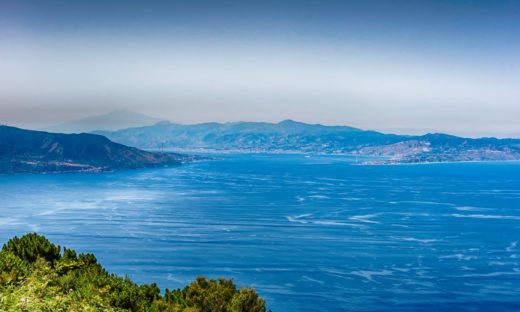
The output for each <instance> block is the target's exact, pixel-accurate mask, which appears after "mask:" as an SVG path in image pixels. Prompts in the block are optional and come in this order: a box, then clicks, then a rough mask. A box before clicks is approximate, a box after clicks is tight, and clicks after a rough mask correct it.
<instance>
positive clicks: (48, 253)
mask: <svg viewBox="0 0 520 312" xmlns="http://www.w3.org/2000/svg"><path fill="white" fill-rule="evenodd" d="M2 252H10V253H12V254H13V255H15V256H17V257H19V258H21V259H22V260H25V261H28V262H34V261H36V259H38V258H43V259H45V260H47V261H49V262H54V261H56V260H58V259H59V258H60V246H56V245H54V244H52V243H51V242H49V240H48V239H47V238H45V237H43V236H40V235H38V234H36V233H31V234H27V235H24V236H22V237H20V238H18V237H16V236H15V237H13V238H12V239H10V240H9V241H8V242H7V244H5V245H4V246H3V247H2Z"/></svg>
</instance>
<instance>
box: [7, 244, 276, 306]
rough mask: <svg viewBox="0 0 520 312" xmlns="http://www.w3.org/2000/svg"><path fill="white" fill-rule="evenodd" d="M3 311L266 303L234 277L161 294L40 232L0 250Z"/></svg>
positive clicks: (202, 281)
mask: <svg viewBox="0 0 520 312" xmlns="http://www.w3.org/2000/svg"><path fill="white" fill-rule="evenodd" d="M0 311H17V312H19V311H42V312H43V311H49V312H51V311H52V312H56V311H190V312H195V311H200V312H206V311H208V312H209V311H212V312H213V311H215V312H218V311H223V312H224V311H226V312H227V311H232V312H238V311H244V312H245V311H253V312H264V311H266V308H265V301H264V300H263V299H261V298H259V296H258V294H257V293H256V292H255V290H254V289H252V288H241V289H237V287H236V285H235V284H234V283H233V281H232V280H229V279H218V280H213V279H206V278H204V277H199V278H197V279H196V280H195V281H193V282H192V283H191V284H189V285H187V286H186V287H185V288H184V289H175V290H169V289H166V290H165V292H164V293H161V291H160V289H159V288H158V287H157V285H156V284H149V285H137V284H135V283H134V282H132V281H131V280H130V279H129V278H128V277H124V278H123V277H119V276H116V275H114V274H110V273H108V272H107V271H106V270H105V269H104V268H103V267H102V266H101V265H100V264H99V263H97V260H96V257H95V256H94V255H93V254H79V255H78V254H77V253H76V252H75V251H74V250H70V249H67V248H63V249H62V248H60V246H56V245H54V244H52V243H51V242H49V241H48V240H47V239H46V238H45V237H43V236H40V235H37V234H27V235H24V236H22V237H20V238H18V237H14V238H12V239H11V240H9V241H8V242H7V243H6V244H5V245H4V246H3V247H2V250H1V251H0Z"/></svg>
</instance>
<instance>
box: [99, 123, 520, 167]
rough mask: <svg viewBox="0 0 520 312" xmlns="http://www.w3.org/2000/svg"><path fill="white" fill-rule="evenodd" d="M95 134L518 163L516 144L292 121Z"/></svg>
mask: <svg viewBox="0 0 520 312" xmlns="http://www.w3.org/2000/svg"><path fill="white" fill-rule="evenodd" d="M95 133H96V134H101V135H104V136H106V137H108V138H109V139H111V140H113V141H115V142H119V143H122V144H125V145H129V146H136V147H139V148H142V149H149V150H159V149H168V150H176V151H205V152H230V151H232V152H269V153H323V154H353V155H361V156H370V157H375V158H377V159H376V160H372V161H370V163H419V162H444V161H494V160H520V140H519V139H496V138H478V139H471V138H462V137H457V136H453V135H447V134H440V133H430V134H426V135H420V136H417V135H415V136H412V135H396V134H385V133H381V132H377V131H367V130H361V129H357V128H353V127H347V126H324V125H319V124H306V123H301V122H297V121H293V120H285V121H282V122H279V123H265V122H232V123H201V124H193V125H182V124H176V123H170V122H159V123H156V124H154V125H150V126H144V127H135V128H128V129H123V130H118V131H96V132H95Z"/></svg>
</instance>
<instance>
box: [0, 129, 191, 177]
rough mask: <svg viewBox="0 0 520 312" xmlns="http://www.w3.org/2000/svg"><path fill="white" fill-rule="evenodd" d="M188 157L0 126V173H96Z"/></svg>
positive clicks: (89, 136) (92, 136)
mask: <svg viewBox="0 0 520 312" xmlns="http://www.w3.org/2000/svg"><path fill="white" fill-rule="evenodd" d="M192 159H193V157H190V156H185V155H179V154H174V153H154V152H147V151H143V150H140V149H137V148H134V147H128V146H125V145H122V144H119V143H114V142H112V141H110V140H109V139H107V138H106V137H103V136H100V135H95V134H87V133H82V134H60V133H48V132H43V131H33V130H24V129H19V128H15V127H9V126H0V173H51V172H97V171H108V170H114V169H133V168H145V167H159V166H167V165H178V164H181V163H183V162H186V161H190V160H192Z"/></svg>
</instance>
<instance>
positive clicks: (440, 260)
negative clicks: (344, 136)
mask: <svg viewBox="0 0 520 312" xmlns="http://www.w3.org/2000/svg"><path fill="white" fill-rule="evenodd" d="M28 232H37V233H40V234H43V235H45V236H46V237H48V238H49V239H50V240H51V241H53V242H55V243H56V244H59V245H61V246H66V247H68V248H72V249H76V250H77V251H79V252H85V253H94V254H95V255H96V257H97V259H98V261H99V262H100V263H101V264H102V265H103V266H104V267H105V268H107V269H108V270H109V271H110V272H113V273H116V274H118V275H121V276H125V275H128V276H129V277H131V278H132V279H133V280H134V281H136V282H138V283H152V282H156V283H157V284H158V285H159V286H160V287H161V288H162V289H164V288H170V289H174V288H180V287H183V286H185V285H186V284H187V283H189V282H190V281H192V280H194V279H195V278H196V277H197V276H201V275H202V276H206V277H212V278H217V277H226V278H232V279H233V280H234V281H235V283H236V284H237V285H238V286H247V287H254V288H255V289H256V290H257V291H258V292H259V294H260V295H261V296H262V297H263V298H265V299H266V302H267V306H268V307H269V308H271V309H272V310H273V311H274V312H277V311H279V312H284V311H520V163H518V162H490V163H483V162H481V163H442V164H416V165H379V166H377V165H373V166H371V165H360V164H359V159H356V158H353V157H348V156H320V155H294V154H293V155H280V154H227V155H213V159H212V160H208V161H203V162H197V163H191V164H185V165H182V166H178V167H171V168H157V169H143V170H127V171H116V172H107V173H83V174H47V175H35V174H27V175H11V176H9V175H4V176H0V243H2V244H3V243H5V242H6V241H7V240H8V239H9V238H11V237H13V236H14V235H23V234H25V233H28Z"/></svg>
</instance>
